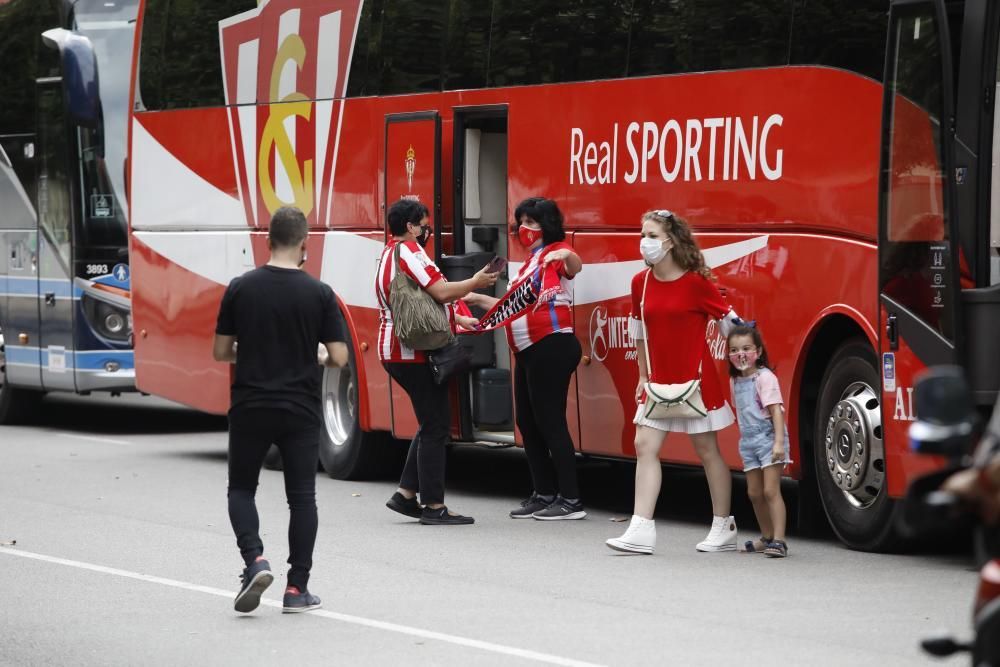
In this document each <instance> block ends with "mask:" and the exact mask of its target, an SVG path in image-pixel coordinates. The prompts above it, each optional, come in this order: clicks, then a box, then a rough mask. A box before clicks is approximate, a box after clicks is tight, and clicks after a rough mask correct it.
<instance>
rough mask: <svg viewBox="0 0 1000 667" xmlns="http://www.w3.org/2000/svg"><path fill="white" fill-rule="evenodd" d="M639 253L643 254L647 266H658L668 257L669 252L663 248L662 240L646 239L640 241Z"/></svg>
mask: <svg viewBox="0 0 1000 667" xmlns="http://www.w3.org/2000/svg"><path fill="white" fill-rule="evenodd" d="M639 252H641V253H642V258H643V259H644V260H646V263H647V264H656V263H657V262H659V261H660V260H661V259H663V258H664V257H666V256H667V253H668V252H669V251H668V250H667V249H666V248H664V247H663V241H662V240H660V239H651V238H644V239H642V240H641V241H639Z"/></svg>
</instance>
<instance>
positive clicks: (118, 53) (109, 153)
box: [75, 0, 139, 210]
mask: <svg viewBox="0 0 1000 667" xmlns="http://www.w3.org/2000/svg"><path fill="white" fill-rule="evenodd" d="M138 4H139V2H138V0H79V1H78V2H77V3H76V6H75V16H76V26H75V29H76V30H77V31H78V32H80V33H81V34H83V35H85V36H86V37H87V38H88V39H90V41H91V43H92V44H93V45H94V51H95V52H96V55H97V66H98V71H99V72H100V92H101V106H102V107H103V112H104V160H105V164H106V166H107V171H108V176H109V177H110V179H111V185H112V187H113V188H114V193H115V197H116V199H117V202H116V204H117V207H116V208H117V209H118V210H125V208H124V205H125V180H124V179H125V155H126V146H125V140H126V137H127V136H128V125H127V123H128V92H129V69H130V67H131V65H132V63H131V60H132V59H131V57H130V56H131V53H132V39H133V35H134V30H135V17H136V13H137V11H138Z"/></svg>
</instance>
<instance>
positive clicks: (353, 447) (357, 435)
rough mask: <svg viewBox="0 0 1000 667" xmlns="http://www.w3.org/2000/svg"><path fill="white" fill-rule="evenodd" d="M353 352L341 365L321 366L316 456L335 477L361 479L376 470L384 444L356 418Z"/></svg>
mask: <svg viewBox="0 0 1000 667" xmlns="http://www.w3.org/2000/svg"><path fill="white" fill-rule="evenodd" d="M354 369H355V365H354V354H353V352H352V354H351V360H350V363H349V364H348V365H347V366H345V367H344V368H325V369H324V370H323V425H322V427H321V428H320V438H319V460H320V463H321V464H322V466H323V470H325V471H326V472H327V474H329V475H330V477H334V478H336V479H365V478H370V477H373V476H375V475H377V474H378V472H379V468H380V464H381V461H380V459H381V454H382V451H383V450H384V449H386V445H385V443H384V442H383V440H384V438H383V437H382V434H381V433H365V432H364V431H362V430H361V425H360V423H359V422H358V414H357V410H358V378H357V373H356V372H355V370H354Z"/></svg>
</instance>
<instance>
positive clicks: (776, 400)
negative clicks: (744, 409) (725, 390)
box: [729, 368, 785, 419]
mask: <svg viewBox="0 0 1000 667" xmlns="http://www.w3.org/2000/svg"><path fill="white" fill-rule="evenodd" d="M750 378H751V379H752V380H753V386H754V389H755V390H756V394H757V400H756V401H755V403H756V405H753V406H751V407H752V408H757V413H758V414H754V417H756V418H757V419H771V411H770V410H768V409H767V408H768V406H771V405H780V406H782V411H784V405H785V402H784V401H783V400H782V399H781V386H780V385H779V384H778V376H777V375H775V374H774V373H773V372H771V370H770V369H768V368H761V369H760V370H759V371H757V372H756V373H755V374H754V375H752V376H750ZM729 389H730V395H735V393H736V389H735V387H734V380H733V379H732V378H730V380H729Z"/></svg>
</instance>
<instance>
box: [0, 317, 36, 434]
mask: <svg viewBox="0 0 1000 667" xmlns="http://www.w3.org/2000/svg"><path fill="white" fill-rule="evenodd" d="M41 399H42V392H40V391H33V390H31V389H20V388H15V387H11V386H10V385H9V384H7V356H6V347H5V346H4V338H3V329H0V424H23V423H25V422H29V421H31V419H32V418H33V417H34V416H35V413H36V412H37V409H38V404H39V402H40V401H41Z"/></svg>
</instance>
